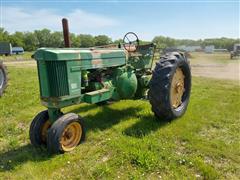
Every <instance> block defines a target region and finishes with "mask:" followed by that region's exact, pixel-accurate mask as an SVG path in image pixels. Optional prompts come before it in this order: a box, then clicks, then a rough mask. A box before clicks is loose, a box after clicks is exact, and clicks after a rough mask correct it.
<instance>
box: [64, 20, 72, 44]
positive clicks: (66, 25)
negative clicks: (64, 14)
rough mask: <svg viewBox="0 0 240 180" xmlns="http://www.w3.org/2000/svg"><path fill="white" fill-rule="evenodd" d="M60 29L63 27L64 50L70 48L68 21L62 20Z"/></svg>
mask: <svg viewBox="0 0 240 180" xmlns="http://www.w3.org/2000/svg"><path fill="white" fill-rule="evenodd" d="M62 27H63V38H64V45H65V47H66V48H70V47H71V42H70V36H69V28H68V20H67V19H66V18H63V19H62Z"/></svg>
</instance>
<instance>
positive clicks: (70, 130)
mask: <svg viewBox="0 0 240 180" xmlns="http://www.w3.org/2000/svg"><path fill="white" fill-rule="evenodd" d="M81 137H82V127H81V125H80V124H79V123H78V122H73V123H70V124H69V125H68V126H66V127H65V129H64V131H63V133H62V136H61V140H60V144H61V146H62V149H63V150H64V151H71V150H73V149H74V148H75V147H76V146H77V145H78V144H79V142H80V140H81Z"/></svg>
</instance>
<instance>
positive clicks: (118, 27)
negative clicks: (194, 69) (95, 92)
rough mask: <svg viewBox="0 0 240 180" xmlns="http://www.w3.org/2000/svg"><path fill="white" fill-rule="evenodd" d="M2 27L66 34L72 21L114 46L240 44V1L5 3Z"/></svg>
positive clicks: (14, 0) (74, 29)
mask: <svg viewBox="0 0 240 180" xmlns="http://www.w3.org/2000/svg"><path fill="white" fill-rule="evenodd" d="M0 6H1V8H0V16H1V17H0V25H1V27H3V28H4V29H5V30H7V31H9V32H10V33H14V32H15V31H33V30H36V29H43V28H48V29H50V30H52V31H62V25H61V19H62V18H63V17H65V18H68V20H69V28H70V31H71V32H73V33H77V34H92V35H99V34H106V35H108V36H110V37H111V38H112V39H113V40H115V39H119V38H122V37H123V36H124V34H125V33H126V32H129V31H133V32H136V33H137V34H138V36H139V38H140V39H142V40H152V39H153V38H154V37H155V36H159V35H162V36H168V37H172V38H177V39H205V38H219V37H228V38H239V37H240V32H239V31H240V23H239V16H240V14H239V9H240V1H239V0H192V1H191V0H169V1H167V0H88V1H87V0H58V1H57V0H51V1H50V0H49V1H47V0H35V1H34V0H18V1H17V0H0Z"/></svg>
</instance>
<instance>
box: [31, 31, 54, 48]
mask: <svg viewBox="0 0 240 180" xmlns="http://www.w3.org/2000/svg"><path fill="white" fill-rule="evenodd" d="M34 35H35V36H36V38H37V39H38V42H39V47H50V43H49V40H50V35H51V31H50V30H49V29H42V30H35V31H34Z"/></svg>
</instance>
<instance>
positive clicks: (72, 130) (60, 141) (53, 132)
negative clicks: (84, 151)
mask: <svg viewBox="0 0 240 180" xmlns="http://www.w3.org/2000/svg"><path fill="white" fill-rule="evenodd" d="M84 139H85V129H84V125H83V119H82V118H80V117H79V116H78V115H77V114H74V113H68V114H65V115H63V116H61V117H60V118H59V119H57V120H56V121H55V122H54V123H53V124H52V126H51V128H50V129H49V130H48V135H47V148H48V151H49V152H50V153H54V154H55V153H64V152H68V151H72V150H73V149H75V148H76V147H77V145H79V144H80V143H81V142H82V141H83V140H84Z"/></svg>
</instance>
